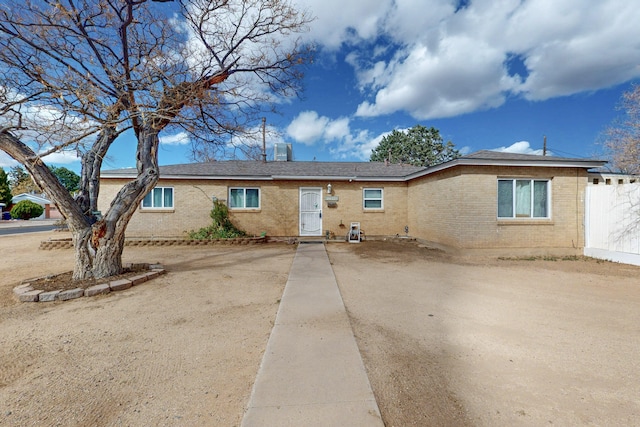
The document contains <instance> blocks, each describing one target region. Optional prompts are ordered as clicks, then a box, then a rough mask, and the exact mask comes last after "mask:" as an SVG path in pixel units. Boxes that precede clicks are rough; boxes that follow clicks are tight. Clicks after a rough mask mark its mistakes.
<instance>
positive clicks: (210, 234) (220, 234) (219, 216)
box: [189, 200, 247, 240]
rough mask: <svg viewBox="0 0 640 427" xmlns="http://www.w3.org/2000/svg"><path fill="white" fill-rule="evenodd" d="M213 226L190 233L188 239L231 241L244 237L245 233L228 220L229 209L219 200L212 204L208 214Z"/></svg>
mask: <svg viewBox="0 0 640 427" xmlns="http://www.w3.org/2000/svg"><path fill="white" fill-rule="evenodd" d="M209 216H210V217H211V219H212V220H213V224H211V225H210V226H208V227H204V228H201V229H200V230H197V231H190V232H189V238H190V239H194V240H207V239H232V238H235V237H244V236H246V235H247V233H246V232H245V231H243V230H240V229H238V228H237V227H236V226H235V225H233V223H232V222H231V220H230V219H229V208H227V205H225V204H224V203H222V202H221V201H219V200H216V201H214V202H213V209H212V210H211V213H210V214H209Z"/></svg>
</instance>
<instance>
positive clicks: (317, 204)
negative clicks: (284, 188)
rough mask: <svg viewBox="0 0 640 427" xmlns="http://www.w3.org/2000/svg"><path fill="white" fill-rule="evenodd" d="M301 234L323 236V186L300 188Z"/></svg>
mask: <svg viewBox="0 0 640 427" xmlns="http://www.w3.org/2000/svg"><path fill="white" fill-rule="evenodd" d="M300 235H301V236H322V188H300Z"/></svg>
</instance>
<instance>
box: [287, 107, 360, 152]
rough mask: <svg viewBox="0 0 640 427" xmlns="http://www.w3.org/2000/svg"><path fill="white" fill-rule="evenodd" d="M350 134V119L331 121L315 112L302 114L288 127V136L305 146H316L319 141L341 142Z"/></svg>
mask: <svg viewBox="0 0 640 427" xmlns="http://www.w3.org/2000/svg"><path fill="white" fill-rule="evenodd" d="M349 134H350V129H349V119H348V118H339V119H337V120H331V119H329V118H328V117H325V116H320V115H318V113H317V112H315V111H303V112H301V113H300V114H298V116H297V117H295V118H294V119H293V121H292V122H291V123H290V124H289V126H287V135H289V136H290V137H291V138H293V139H294V140H295V141H296V142H300V143H302V144H305V145H314V144H315V143H316V142H318V141H322V142H324V143H328V142H332V141H339V140H342V139H344V138H346V137H347V136H348V135H349Z"/></svg>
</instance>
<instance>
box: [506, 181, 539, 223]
mask: <svg viewBox="0 0 640 427" xmlns="http://www.w3.org/2000/svg"><path fill="white" fill-rule="evenodd" d="M500 181H510V182H511V185H512V187H511V196H512V200H511V216H500ZM517 181H529V182H530V183H531V200H530V202H529V206H530V208H529V209H530V210H529V215H528V216H518V214H517V212H518V209H517V191H516V182H517ZM535 182H544V183H546V187H547V188H546V193H547V200H546V201H545V203H546V216H534V212H535V190H534V188H535V184H534V183H535ZM496 187H497V197H496V201H497V206H496V208H497V212H496V215H497V217H498V219H499V220H510V219H516V220H548V219H551V179H549V178H498V180H497V182H496Z"/></svg>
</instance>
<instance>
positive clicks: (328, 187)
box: [327, 184, 332, 194]
mask: <svg viewBox="0 0 640 427" xmlns="http://www.w3.org/2000/svg"><path fill="white" fill-rule="evenodd" d="M331 189H332V188H331V184H327V193H328V194H331Z"/></svg>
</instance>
